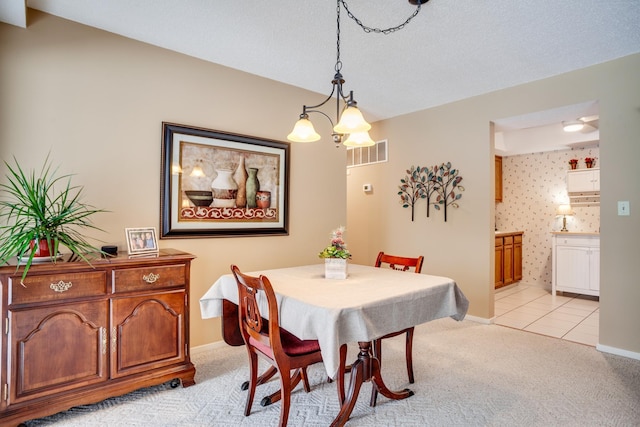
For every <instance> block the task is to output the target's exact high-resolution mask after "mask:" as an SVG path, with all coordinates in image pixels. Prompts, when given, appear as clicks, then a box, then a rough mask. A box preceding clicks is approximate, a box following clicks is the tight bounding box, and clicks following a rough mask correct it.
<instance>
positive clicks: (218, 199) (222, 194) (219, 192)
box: [211, 169, 238, 208]
mask: <svg viewBox="0 0 640 427" xmlns="http://www.w3.org/2000/svg"><path fill="white" fill-rule="evenodd" d="M216 172H217V173H218V175H217V176H216V177H215V179H214V180H213V182H211V191H212V192H213V204H212V206H213V207H218V208H233V207H235V205H236V196H237V194H238V184H236V182H235V181H234V180H233V176H232V173H233V171H232V170H231V169H217V170H216Z"/></svg>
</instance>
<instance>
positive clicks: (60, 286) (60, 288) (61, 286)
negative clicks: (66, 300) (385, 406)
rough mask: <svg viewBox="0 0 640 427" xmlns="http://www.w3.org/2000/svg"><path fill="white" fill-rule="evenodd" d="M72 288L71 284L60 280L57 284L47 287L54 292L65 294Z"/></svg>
mask: <svg viewBox="0 0 640 427" xmlns="http://www.w3.org/2000/svg"><path fill="white" fill-rule="evenodd" d="M72 286H73V283H71V282H65V281H64V280H60V281H59V282H58V283H52V284H50V285H49V287H50V288H51V289H53V291H54V292H66V291H68V290H69V289H71V287H72Z"/></svg>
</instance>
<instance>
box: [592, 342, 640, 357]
mask: <svg viewBox="0 0 640 427" xmlns="http://www.w3.org/2000/svg"><path fill="white" fill-rule="evenodd" d="M596 350H598V351H601V352H603V353H610V354H615V355H616V356H623V357H628V358H629V359H635V360H640V353H636V352H633V351H629V350H624V349H621V348H616V347H610V346H608V345H602V344H597V345H596Z"/></svg>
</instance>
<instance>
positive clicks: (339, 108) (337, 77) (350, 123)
mask: <svg viewBox="0 0 640 427" xmlns="http://www.w3.org/2000/svg"><path fill="white" fill-rule="evenodd" d="M428 1H429V0H409V3H411V4H414V5H416V9H415V11H414V12H413V14H412V15H411V16H410V17H409V18H407V19H406V20H405V21H404V22H403V23H402V24H400V25H397V26H395V27H390V28H387V29H379V28H370V27H367V26H366V25H364V24H363V23H362V22H361V21H360V20H359V19H358V18H356V17H355V16H354V15H353V14H352V13H351V11H349V8H348V7H347V4H346V2H345V1H344V0H336V24H337V31H336V35H337V38H336V64H335V66H334V70H335V74H334V76H333V80H331V85H332V88H331V93H330V94H329V96H328V97H327V98H326V99H325V100H324V101H322V102H321V103H320V104H317V105H310V106H309V105H303V106H302V114H300V117H299V119H298V121H297V122H296V124H295V126H294V127H293V131H292V132H291V133H290V134H289V135H288V136H287V139H288V140H289V141H293V142H313V141H318V140H319V139H320V138H321V137H320V135H319V134H318V133H317V132H316V130H315V129H314V127H313V123H311V120H310V119H309V113H319V114H322V115H323V116H324V117H326V118H327V119H328V120H329V122H330V123H331V126H332V128H333V132H332V133H331V137H332V138H333V142H335V143H336V147H339V146H340V145H339V144H341V143H342V144H343V145H345V146H347V147H369V146H372V145H375V142H374V141H373V140H372V139H371V137H370V136H369V129H371V125H370V124H369V123H367V121H366V120H365V119H364V117H363V116H362V113H361V112H360V109H359V108H358V103H357V102H356V100H355V99H354V98H353V91H349V93H348V95H347V94H346V91H345V90H344V88H343V85H344V82H345V80H344V78H343V76H342V72H341V71H342V61H341V60H340V9H341V5H342V6H343V7H344V9H345V11H346V12H347V14H348V15H349V17H350V18H351V19H353V20H354V21H355V22H356V23H357V24H358V25H359V26H360V27H362V29H363V30H364V31H365V32H366V33H370V32H374V33H380V34H390V33H393V32H395V31H398V30H401V29H402V28H404V26H405V25H407V24H408V23H409V21H411V20H412V19H413V18H414V17H415V16H416V15H417V14H418V13H419V12H420V6H421V5H422V4H423V3H426V2H428ZM334 97H335V100H336V118H339V120H337V123H336V124H335V125H334V121H333V120H332V119H331V117H329V115H328V114H326V113H325V112H323V111H321V110H319V109H318V108H320V107H322V106H323V105H325V104H326V103H327V102H329V101H330V100H331V99H333V98H334ZM345 136H346V139H345Z"/></svg>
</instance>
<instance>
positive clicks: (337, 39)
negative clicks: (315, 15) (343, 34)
mask: <svg viewBox="0 0 640 427" xmlns="http://www.w3.org/2000/svg"><path fill="white" fill-rule="evenodd" d="M336 21H337V26H336V28H337V30H336V35H337V36H336V66H335V70H336V73H339V72H340V70H341V69H342V61H340V0H337V2H336Z"/></svg>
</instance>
